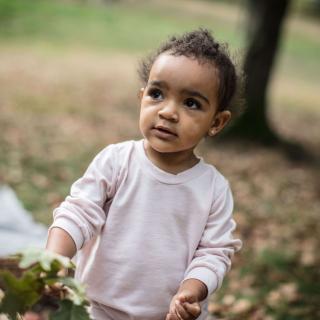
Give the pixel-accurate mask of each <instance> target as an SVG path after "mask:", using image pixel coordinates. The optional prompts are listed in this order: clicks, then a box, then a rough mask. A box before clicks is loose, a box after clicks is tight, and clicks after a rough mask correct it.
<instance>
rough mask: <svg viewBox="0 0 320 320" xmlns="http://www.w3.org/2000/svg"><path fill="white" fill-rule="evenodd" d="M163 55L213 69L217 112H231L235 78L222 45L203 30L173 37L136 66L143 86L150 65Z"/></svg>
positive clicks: (234, 70)
mask: <svg viewBox="0 0 320 320" xmlns="http://www.w3.org/2000/svg"><path fill="white" fill-rule="evenodd" d="M165 52H168V53H169V54H171V55H173V56H186V57H190V58H194V59H197V60H198V61H199V62H200V63H210V64H212V65H214V66H215V68H216V69H217V70H218V77H219V89H218V110H219V111H223V110H227V109H228V110H231V109H233V107H232V106H231V104H232V103H231V102H232V100H233V98H234V97H235V95H236V91H237V89H238V75H237V72H236V68H235V65H234V63H233V62H232V60H231V58H230V54H229V51H228V47H227V45H226V44H221V43H219V42H217V41H216V40H215V39H214V38H213V36H212V35H211V34H210V32H209V31H208V30H207V29H202V28H200V29H198V30H195V31H191V32H187V33H184V34H182V35H181V36H179V37H176V36H173V37H171V38H169V40H168V41H166V42H165V43H163V44H162V45H161V46H160V47H159V48H158V50H156V51H155V52H154V53H152V54H151V55H150V56H148V57H147V58H145V59H144V60H142V61H141V62H140V65H139V69H138V73H139V76H140V79H141V80H142V82H143V83H144V84H147V82H148V79H149V74H150V70H151V68H152V65H153V63H154V62H155V61H156V59H157V58H158V57H159V55H161V54H162V53H165ZM233 111H234V110H233Z"/></svg>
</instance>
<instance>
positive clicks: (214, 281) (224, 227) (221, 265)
mask: <svg viewBox="0 0 320 320" xmlns="http://www.w3.org/2000/svg"><path fill="white" fill-rule="evenodd" d="M224 182H225V183H223V185H222V186H217V187H216V190H217V191H216V192H215V194H216V196H215V197H214V199H215V200H214V202H213V204H212V208H211V213H210V214H209V217H208V221H207V224H206V227H205V230H204V232H203V235H202V237H201V240H200V243H199V246H198V248H197V250H196V251H195V254H194V257H193V259H192V261H191V263H190V265H189V266H188V268H187V270H186V272H185V277H184V280H183V281H185V280H187V279H191V278H192V279H198V280H200V281H202V282H203V283H204V284H205V285H206V286H207V289H208V295H210V294H212V293H213V292H214V291H216V290H217V289H219V288H220V287H221V285H222V281H223V278H224V276H225V274H226V273H227V271H229V270H230V268H231V258H232V256H233V254H234V252H236V251H238V250H240V249H241V246H242V243H241V241H240V240H239V239H233V236H232V232H233V231H234V229H235V227H236V223H235V221H234V220H233V219H232V212H233V197H232V193H231V190H230V187H229V184H228V182H227V181H226V180H224Z"/></svg>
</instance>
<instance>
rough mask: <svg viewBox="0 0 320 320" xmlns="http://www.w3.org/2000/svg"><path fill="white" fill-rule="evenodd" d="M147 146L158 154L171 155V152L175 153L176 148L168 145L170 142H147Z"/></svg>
mask: <svg viewBox="0 0 320 320" xmlns="http://www.w3.org/2000/svg"><path fill="white" fill-rule="evenodd" d="M149 144H150V146H151V148H152V149H153V150H155V151H157V152H159V153H172V152H177V148H176V147H175V146H173V145H172V144H171V145H170V142H167V141H161V140H160V141H153V140H151V141H150V140H149Z"/></svg>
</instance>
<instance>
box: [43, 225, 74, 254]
mask: <svg viewBox="0 0 320 320" xmlns="http://www.w3.org/2000/svg"><path fill="white" fill-rule="evenodd" d="M46 249H48V250H50V251H53V252H55V253H58V254H61V255H63V256H66V257H69V258H70V259H72V257H73V256H74V255H75V254H76V252H77V248H76V244H75V243H74V241H73V239H72V237H71V236H70V235H69V233H68V232H66V231H64V230H63V229H61V228H52V229H51V230H50V231H49V236H48V240H47V245H46Z"/></svg>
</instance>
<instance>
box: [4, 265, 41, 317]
mask: <svg viewBox="0 0 320 320" xmlns="http://www.w3.org/2000/svg"><path fill="white" fill-rule="evenodd" d="M0 279H1V281H2V282H3V283H4V287H5V296H4V298H3V300H2V302H1V308H0V312H3V313H7V314H9V316H10V317H12V318H15V317H16V313H17V312H19V313H24V312H25V311H26V310H27V309H28V308H30V307H31V306H32V305H33V304H35V303H36V302H37V301H38V300H39V298H40V293H39V292H38V290H39V288H40V283H39V282H38V281H37V279H35V277H34V276H33V275H32V274H30V273H28V272H26V273H24V275H23V276H22V277H21V278H16V277H15V276H14V275H13V274H11V273H10V272H8V271H1V272H0Z"/></svg>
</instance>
